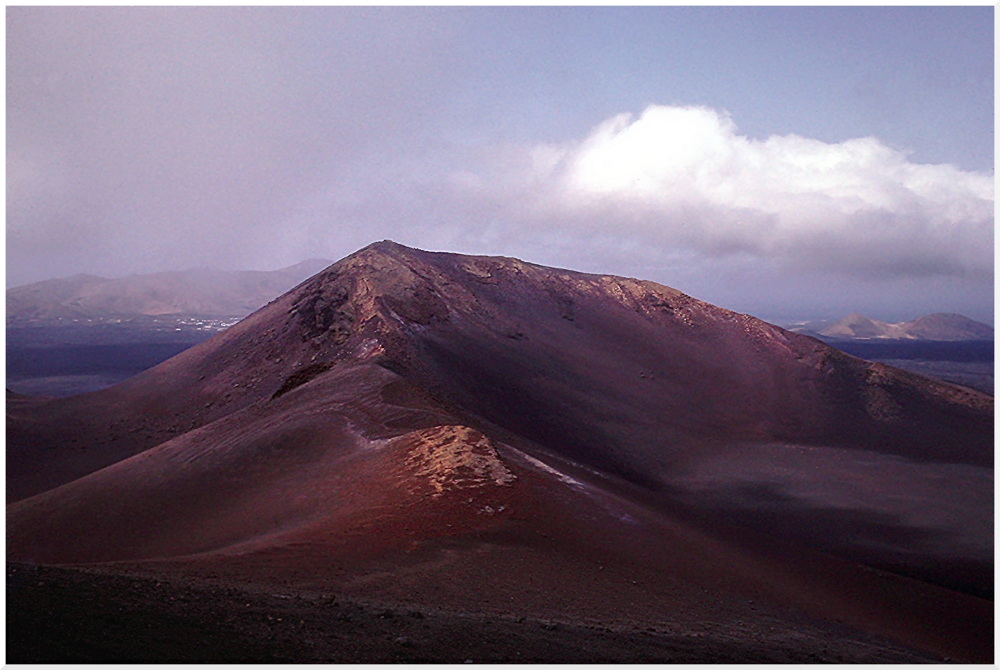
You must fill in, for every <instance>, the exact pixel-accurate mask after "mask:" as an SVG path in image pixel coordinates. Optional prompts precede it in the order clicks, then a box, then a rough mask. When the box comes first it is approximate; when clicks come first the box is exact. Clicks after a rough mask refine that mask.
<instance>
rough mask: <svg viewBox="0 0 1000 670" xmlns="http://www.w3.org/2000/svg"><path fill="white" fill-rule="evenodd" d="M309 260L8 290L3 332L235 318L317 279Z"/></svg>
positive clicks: (320, 263)
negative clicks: (276, 265) (277, 266)
mask: <svg viewBox="0 0 1000 670" xmlns="http://www.w3.org/2000/svg"><path fill="white" fill-rule="evenodd" d="M328 265H330V261H328V260H323V259H310V260H306V261H303V262H301V263H298V264H296V265H293V266H291V267H287V268H283V269H280V270H273V271H236V272H225V271H221V270H211V269H196V270H182V271H174V272H157V273H154V274H144V275H132V276H130V277H123V278H121V279H106V278H104V277H97V276H94V275H83V274H80V275H75V276H73V277H68V278H65V279H49V280H46V281H41V282H36V283H34V284H28V285H26V286H18V287H16V288H12V289H8V290H7V327H8V328H28V327H38V326H44V327H56V326H72V325H96V324H109V323H120V322H122V321H128V320H132V319H137V318H138V319H143V318H146V319H148V318H151V317H178V318H180V317H204V318H210V319H239V318H242V317H244V316H246V315H248V314H250V313H251V312H253V311H254V310H257V309H259V308H261V307H263V306H264V305H265V304H267V303H268V302H269V301H271V300H273V299H275V298H277V297H278V296H279V295H281V294H282V293H284V292H285V291H288V290H289V289H291V288H293V287H294V286H296V285H297V284H299V283H301V282H302V281H304V280H305V279H308V278H309V277H311V276H312V275H314V274H316V273H317V272H319V271H320V270H322V269H323V268H325V267H326V266H328Z"/></svg>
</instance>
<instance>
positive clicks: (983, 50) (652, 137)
mask: <svg viewBox="0 0 1000 670" xmlns="http://www.w3.org/2000/svg"><path fill="white" fill-rule="evenodd" d="M993 12H994V10H993V8H992V7H991V6H984V7H962V8H958V7H954V8H941V7H916V8H913V7H909V8H904V7H890V8H880V7H837V8H795V7H781V8H763V7H757V8H723V7H702V8H684V7H659V8H597V7H585V8H540V7H529V8H457V7H456V8H341V7H335V8H319V7H312V8H263V7H254V8H230V7H214V8H193V7H182V8H153V7H141V8H124V7H102V8H76V7H56V8H51V7H49V8H45V7H10V8H8V9H7V122H8V125H7V149H8V150H7V238H6V239H7V254H6V263H7V286H8V287H13V286H16V285H23V284H26V283H31V282H34V281H40V280H43V279H48V278H52V277H57V276H72V275H74V274H78V273H87V274H96V275H99V276H105V277H120V276H126V275H130V274H145V273H152V272H159V271H166V270H181V269H188V268H194V267H214V268H218V269H224V270H252V269H259V270H265V269H279V268H283V267H288V266H291V265H294V264H296V263H298V262H301V261H303V260H306V259H310V258H326V259H330V260H331V261H336V260H338V259H340V258H342V257H343V256H345V255H348V254H350V253H352V252H353V251H356V250H357V249H359V248H361V247H364V246H365V245H367V244H369V243H371V242H374V241H377V240H380V239H393V240H395V241H397V242H399V243H401V244H405V245H408V246H413V247H418V248H421V249H426V250H431V251H452V252H457V253H467V254H484V255H504V256H514V257H518V258H521V259H523V260H525V261H529V262H532V263H538V264H542V265H551V266H559V267H566V268H571V269H574V270H580V271H584V272H594V273H604V274H618V275H627V276H635V277H640V278H643V279H650V280H653V281H657V282H660V283H663V284H666V285H669V286H672V287H674V288H677V289H679V290H681V291H683V292H685V293H688V294H690V295H692V296H694V297H696V298H699V299H702V300H707V301H709V302H712V303H715V304H718V305H720V306H722V307H726V308H729V309H734V310H737V311H741V312H748V313H751V314H754V315H756V316H759V317H761V318H765V319H768V320H772V321H782V320H784V321H791V320H796V319H810V318H830V317H837V316H843V315H846V314H848V313H850V312H861V313H863V314H866V315H867V316H870V317H871V318H876V319H880V320H885V321H890V322H897V321H902V320H909V319H912V318H915V317H917V316H921V315H923V314H927V313H933V312H957V313H961V314H964V315H966V316H968V317H970V318H973V319H975V320H978V321H982V322H985V323H989V324H992V323H993V312H994V308H993V281H994V260H993V216H994V213H993V200H994V185H993V160H994V156H993V104H994V103H993Z"/></svg>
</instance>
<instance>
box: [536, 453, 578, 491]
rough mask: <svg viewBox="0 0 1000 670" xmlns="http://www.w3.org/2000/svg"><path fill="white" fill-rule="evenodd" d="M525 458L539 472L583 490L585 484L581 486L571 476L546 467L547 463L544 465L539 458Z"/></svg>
mask: <svg viewBox="0 0 1000 670" xmlns="http://www.w3.org/2000/svg"><path fill="white" fill-rule="evenodd" d="M523 456H524V458H525V459H526V460H527V461H528V462H529V463H531V464H532V465H534V466H535V467H536V468H538V469H539V470H542V471H543V472H547V473H549V474H550V475H554V476H555V477H556V478H558V479H559V481H561V482H563V483H564V484H569V485H570V486H575V487H576V488H579V489H582V488H583V484H581V483H580V482H578V481H577V480H575V479H573V478H572V477H570V476H569V475H564V474H563V473H561V472H559V471H558V470H556V469H555V468H553V467H550V466H548V465H546V464H545V463H542V462H541V461H540V460H538V459H537V458H532V457H531V456H529V455H528V454H523Z"/></svg>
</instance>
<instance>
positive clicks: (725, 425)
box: [7, 242, 993, 657]
mask: <svg viewBox="0 0 1000 670" xmlns="http://www.w3.org/2000/svg"><path fill="white" fill-rule="evenodd" d="M992 440H993V403H992V398H990V397H988V396H986V395H983V394H980V393H977V392H975V391H970V390H967V389H962V388H960V387H956V386H952V385H949V384H946V383H939V382H935V381H932V380H929V379H926V378H922V377H918V376H916V375H912V374H909V373H906V372H903V371H901V370H896V369H894V368H890V367H888V366H885V365H881V364H875V363H869V362H866V361H863V360H859V359H856V358H853V357H851V356H848V355H846V354H843V353H840V352H838V351H836V350H835V349H832V348H831V347H829V346H827V345H826V344H824V343H822V342H820V341H818V340H816V339H813V338H809V337H805V336H800V335H796V334H794V333H789V332H787V331H784V330H782V329H781V328H778V327H776V326H772V325H770V324H767V323H764V322H762V321H760V320H758V319H755V318H753V317H750V316H747V315H744V314H737V313H735V312H731V311H728V310H725V309H722V308H719V307H715V306H713V305H710V304H707V303H704V302H701V301H699V300H696V299H694V298H691V297H689V296H687V295H685V294H683V293H681V292H679V291H677V290H675V289H672V288H668V287H665V286H662V285H659V284H656V283H654V282H649V281H642V280H637V279H630V278H624V277H613V276H601V275H592V274H584V273H578V272H573V271H570V270H561V269H555V268H547V267H543V266H539V265H534V264H531V263H526V262H523V261H520V260H517V259H513V258H501V257H481V256H463V255H458V254H449V253H430V252H424V251H420V250H416V249H410V248H407V247H404V246H401V245H398V244H395V243H392V242H379V243H377V244H373V245H371V246H368V247H366V248H364V249H362V250H360V251H358V252H356V253H355V254H352V255H351V256H348V257H347V258H344V259H343V260H341V261H339V262H337V263H335V264H333V265H331V266H329V267H328V268H326V269H324V270H322V271H321V272H319V273H318V274H316V275H314V276H313V277H311V278H310V279H308V280H306V281H305V282H303V283H302V284H300V285H298V286H297V287H295V288H294V289H293V290H291V291H289V292H288V293H286V294H285V295H283V296H281V297H280V298H278V299H277V300H275V301H272V302H271V303H269V304H268V305H267V306H265V307H263V308H262V309H260V310H258V311H257V312H255V313H254V314H252V315H250V316H249V317H247V318H245V319H244V320H243V321H241V322H240V323H238V324H236V325H235V326H233V327H231V328H229V329H228V330H226V331H224V332H222V333H220V334H219V335H217V336H215V337H213V338H212V339H210V340H208V341H206V342H203V343H202V344H199V345H197V346H195V347H192V348H191V349H188V350H186V351H185V352H183V353H181V354H180V355H178V356H176V357H174V358H173V359H170V360H168V361H166V362H164V363H162V364H161V365H159V366H157V367H155V368H152V369H150V370H147V371H146V372H144V373H142V374H140V375H138V376H136V377H134V378H132V379H130V380H128V381H126V382H124V383H122V384H119V385H117V386H115V387H112V388H109V389H106V390H104V391H100V392H97V393H93V394H87V395H83V396H76V397H71V398H63V399H51V400H45V399H29V398H24V397H14V398H10V397H9V398H8V452H7V459H8V460H7V464H8V465H7V473H8V474H7V477H8V485H7V490H8V502H9V505H8V517H7V528H8V538H7V539H8V557H13V558H18V559H22V560H34V561H39V562H56V563H73V562H95V561H98V562H100V561H123V560H128V561H150V560H153V561H156V562H157V563H156V565H159V566H161V568H162V569H167V567H163V566H168V567H169V566H173V567H170V569H177V570H182V571H194V572H197V571H199V570H202V569H204V570H211V571H213V572H216V571H222V572H226V573H227V574H231V575H233V576H234V578H237V577H238V578H240V579H245V580H250V581H256V582H274V581H275V580H287V579H289V578H290V577H289V575H297V577H295V579H298V580H300V581H301V580H304V581H302V583H303V584H306V583H308V584H313V585H314V586H315V585H316V584H324V585H326V586H327V587H328V586H329V585H331V584H336V585H338V588H342V589H344V590H345V592H353V593H358V594H363V595H365V597H374V596H377V597H380V598H390V599H391V598H401V599H407V598H411V599H412V598H419V599H423V600H425V601H426V602H433V603H439V604H442V606H444V605H447V606H448V607H458V608H463V607H465V608H472V609H476V608H479V609H482V608H484V607H485V608H487V609H488V608H490V607H497V608H499V609H498V611H501V610H502V611H505V612H506V611H509V610H510V608H511V607H515V606H514V605H512V603H516V607H515V609H517V608H521V611H530V612H532V613H533V615H539V616H540V615H542V614H545V615H546V616H556V615H558V616H573V617H583V618H588V617H589V618H594V619H599V620H608V617H612V618H614V617H618V616H626V615H624V614H621V612H627V613H628V614H627V616H628V617H632V618H633V619H632V620H635V621H638V620H643V621H652V620H657V621H659V620H662V619H663V617H665V616H666V617H668V618H669V617H670V616H675V615H676V614H668V612H675V613H676V612H679V611H681V610H683V611H685V612H687V614H683V615H676V616H685V617H694V619H697V618H698V617H699V616H703V615H705V611H706V610H704V608H706V607H709V603H710V602H711V603H715V602H719V603H725V608H728V609H726V611H727V612H729V614H726V616H734V617H736V618H735V619H733V620H734V621H736V620H747V619H740V617H747V616H749V617H753V616H755V615H752V614H750V610H748V609H747V606H746V604H745V603H746V599H747V598H748V597H750V598H758V599H759V600H758V602H760V601H761V600H763V601H764V602H768V603H771V604H772V605H773V606H774V607H778V608H779V609H780V608H782V607H793V608H800V611H808V612H809V613H810V616H816V617H820V618H822V617H827V616H837V617H840V618H841V619H842V620H845V621H848V622H849V623H848V625H851V626H856V627H858V628H859V629H861V630H865V631H868V632H869V633H874V634H877V635H888V636H890V637H892V636H895V637H893V639H896V640H902V641H904V643H905V644H907V645H911V646H915V647H916V648H920V649H924V650H931V651H934V653H944V651H948V652H949V655H951V656H952V657H957V652H955V651H954V650H955V648H956V647H957V646H960V645H961V644H965V645H967V647H968V648H976V649H978V648H979V647H977V646H976V645H981V646H983V648H984V649H985V644H986V643H985V642H984V641H983V640H985V637H984V636H985V635H986V632H984V631H986V628H985V627H984V624H983V625H981V622H979V620H978V619H975V618H974V620H973V621H972V623H970V622H969V620H968V617H966V619H963V622H962V623H961V624H960V625H958V624H955V625H952V624H948V625H945V627H944V628H938V627H936V626H938V624H940V621H939V620H938V619H937V618H935V617H937V615H936V614H934V612H937V611H938V610H936V609H934V608H933V607H932V608H930V609H928V608H926V607H917V606H916V603H918V602H924V601H922V600H920V599H921V598H930V599H932V600H933V601H934V602H939V603H942V605H941V606H942V607H944V608H945V609H948V608H952V609H949V610H948V611H967V612H973V613H975V612H979V611H980V610H981V609H983V610H984V611H985V609H984V608H985V605H982V604H979V603H980V602H981V601H980V596H981V595H982V594H984V593H986V592H987V591H990V592H991V591H992V581H991V575H992V547H991V546H989V547H987V544H988V543H987V542H986V540H985V537H984V536H982V534H981V533H980V529H981V527H985V526H984V524H987V525H988V524H990V523H991V519H992V516H991V514H992V511H991V509H990V510H983V509H979V508H977V507H976V503H974V502H970V501H973V500H979V498H978V497H976V496H980V494H982V493H983V492H982V491H981V490H980V489H982V485H981V484H982V482H984V481H986V480H985V479H977V478H978V477H980V475H982V473H985V472H987V471H990V472H991V470H989V469H990V468H991V467H992V463H993V448H992ZM942 478H943V479H942ZM862 480H863V482H864V485H863V486H861V487H859V486H858V482H859V481H862ZM959 480H961V481H959ZM989 481H990V482H991V481H992V480H991V479H990V480H989ZM942 482H945V483H946V484H949V485H954V486H957V487H962V486H965V488H964V489H962V490H964V491H966V493H964V494H962V496H957V497H956V496H954V495H950V494H949V495H948V496H943V497H942V493H941V491H942V489H941V486H942ZM990 486H991V484H990ZM946 488H947V487H946ZM991 491H992V489H991V488H990V492H991ZM984 495H985V494H984ZM963 496H964V497H963ZM970 496H971V497H970ZM900 501H904V502H900ZM942 505H944V506H945V508H944V509H943V511H942V512H941V513H940V514H938V515H936V516H935V515H928V514H927V512H926V510H927V509H928V508H935V509H936V508H938V507H939V506H942ZM843 509H850V510H851V511H850V514H848V515H844V514H840V513H836V510H843ZM758 536H759V537H758ZM760 538H767V539H760ZM873 538H874V539H873ZM775 543H777V544H775ZM763 546H773V547H780V549H778V548H775V549H773V550H770V549H769V550H767V551H762V550H761V549H760V547H763ZM803 551H805V552H807V554H808V555H809V556H810V557H811V558H809V559H808V561H806V563H808V565H810V566H812V567H809V568H803V567H801V566H802V565H804V564H805V563H803V562H802V561H805V559H804V558H803V556H805V555H806V554H801V552H803ZM783 552H784V553H783ZM809 552H819V553H818V554H815V553H809ZM831 555H832V556H836V557H840V558H836V559H834V558H830V556H831ZM845 557H846V558H848V559H849V560H850V561H855V562H858V563H863V564H867V565H876V566H878V567H880V568H881V569H889V570H893V571H897V572H901V573H904V574H908V575H915V576H917V577H918V578H919V579H920V580H922V581H920V582H917V583H918V584H919V585H920V586H918V587H915V589H911V590H910V591H906V594H908V595H900V594H901V593H902V591H899V589H898V588H897V586H894V584H895V582H892V581H891V579H889V580H888V581H886V579H887V578H884V577H879V576H877V575H874V573H871V572H864V571H863V570H862V569H861V568H856V567H852V566H853V565H855V564H854V563H843V562H838V561H842V559H843V558H845ZM598 565H600V566H609V569H608V571H606V572H603V573H598V572H597V568H598ZM793 566H799V567H793ZM949 566H953V567H954V566H961V567H960V568H959V567H954V569H953V567H949ZM592 570H593V573H591V571H592ZM602 570H603V567H602ZM831 571H832V572H831ZM484 574H488V575H489V579H490V580H491V584H492V587H491V588H492V589H493V590H492V591H491V592H493V593H497V594H503V597H502V598H501V599H499V600H497V601H495V602H493V601H491V600H490V599H489V598H486V599H485V600H484V591H483V586H482V582H481V579H482V578H481V575H484ZM598 574H600V576H596V575H598ZM831 574H836V575H839V576H838V577H835V578H833V577H831ZM621 579H625V580H627V581H626V582H625V583H631V584H638V583H640V580H641V583H642V584H643V587H642V588H641V589H638V590H635V589H633V591H635V592H634V593H633V591H628V592H627V593H626V592H624V591H622V589H621V583H620V582H619V581H616V580H621ZM831 579H834V581H830V580H831ZM879 580H883V581H879ZM883 582H884V583H883ZM833 584H837V585H838V586H837V588H832V586H831V585H833ZM532 585H535V586H532ZM538 585H544V586H538ZM805 585H808V586H805ZM844 585H847V586H844ZM883 587H884V588H883ZM709 589H711V590H712V591H713V593H715V594H716V596H715V597H717V598H718V599H719V600H712V601H709V600H705V599H704V598H703V595H704V593H706V592H707V591H708V590H709ZM803 589H805V590H803ZM810 589H812V590H810ZM626 591H627V589H626ZM806 593H808V594H810V595H808V596H807V595H805V594H806ZM899 598H902V599H903V600H905V601H906V602H909V601H910V600H913V604H914V606H913V608H909V609H908V608H907V607H900V605H899V602H900V601H899ZM959 601H961V602H960V603H959ZM752 602H753V600H751V603H752ZM982 602H985V601H982ZM490 603H492V604H490ZM741 603H742V604H741ZM959 605H961V607H959ZM711 606H712V607H715V605H711ZM769 606H770V605H769ZM678 608H680V609H678ZM685 608H687V609H685ZM825 608H833V609H825ZM955 608H958V609H955ZM970 608H971V609H970ZM833 610H836V612H837V613H838V614H836V615H831V614H829V612H830V611H833ZM911 610H912V611H911ZM775 611H777V610H775ZM614 612H618V613H619V614H613V613H614ZM699 612H700V613H701V614H699ZM901 612H910V613H908V614H901ZM540 613H541V614H540ZM560 613H561V614H560ZM712 616H722V615H721V614H719V613H718V612H716V614H715V615H712ZM782 616H784V615H782ZM969 616H973V615H969ZM974 616H978V615H974ZM789 625H792V624H789ZM795 625H798V624H795ZM941 625H944V624H941ZM945 629H947V630H945ZM929 630H933V631H944V632H934V633H927V631H929ZM975 653H979V652H975ZM973 655H975V654H973Z"/></svg>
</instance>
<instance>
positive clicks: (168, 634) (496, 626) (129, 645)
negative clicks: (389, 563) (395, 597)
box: [6, 563, 939, 663]
mask: <svg viewBox="0 0 1000 670" xmlns="http://www.w3.org/2000/svg"><path fill="white" fill-rule="evenodd" d="M769 624H771V625H769ZM6 660H7V662H9V663H57V662H91V663H94V662H132V663H149V662H175V663H183V662H270V663H280V662H337V663H344V662H347V663H392V662H434V663H463V662H470V661H471V662H477V663H480V662H493V663H496V662H580V663H582V662H630V663H661V662H679V663H720V662H736V663H773V662H778V663H781V662H785V663H789V662H791V663H809V662H832V663H858V662H866V663H876V662H880V663H886V662H888V663H893V662H895V663H920V662H929V661H930V662H933V661H934V660H939V659H933V658H930V657H928V656H925V655H921V654H919V653H916V652H910V651H907V650H904V649H901V648H898V647H894V646H891V645H888V644H886V643H884V642H882V641H878V640H872V639H862V638H860V637H856V636H855V637H852V636H851V635H849V634H848V635H845V631H832V630H827V629H822V628H818V627H810V626H809V625H806V624H803V625H802V626H801V627H797V628H796V629H795V630H789V629H788V627H787V622H780V621H778V620H775V621H773V622H768V621H763V620H757V621H753V622H747V623H746V624H745V625H740V626H738V627H736V628H733V627H729V628H726V627H721V626H713V625H711V624H707V623H706V625H705V626H703V627H702V628H701V629H699V630H694V629H688V630H679V629H678V630H666V629H646V628H641V627H640V626H636V625H629V624H628V623H627V622H623V623H622V624H621V625H617V626H597V625H584V624H580V623H573V622H565V621H552V620H539V619H532V618H530V617H497V616H490V615H482V614H475V613H461V612H449V611H443V610H436V609H417V608H414V607H413V606H412V605H409V606H405V607H403V606H399V605H398V604H397V605H394V604H392V603H377V602H370V601H365V602H362V601H357V600H354V601H352V600H346V599H344V598H341V597H337V596H336V595H335V594H329V593H316V592H308V593H306V592H294V591H290V590H283V591H282V592H276V591H274V590H273V589H262V588H253V587H252V586H250V585H242V586H238V585H225V584H223V583H219V582H216V583H212V582H209V581H205V580H198V581H195V580H190V579H178V578H176V577H173V578H170V579H169V580H168V579H166V578H164V579H157V578H155V577H149V576H141V575H135V574H131V575H130V574H115V573H113V572H108V571H107V570H97V569H93V568H90V569H88V568H75V569H74V568H57V567H45V566H34V565H27V564H18V563H8V564H7V659H6Z"/></svg>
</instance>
